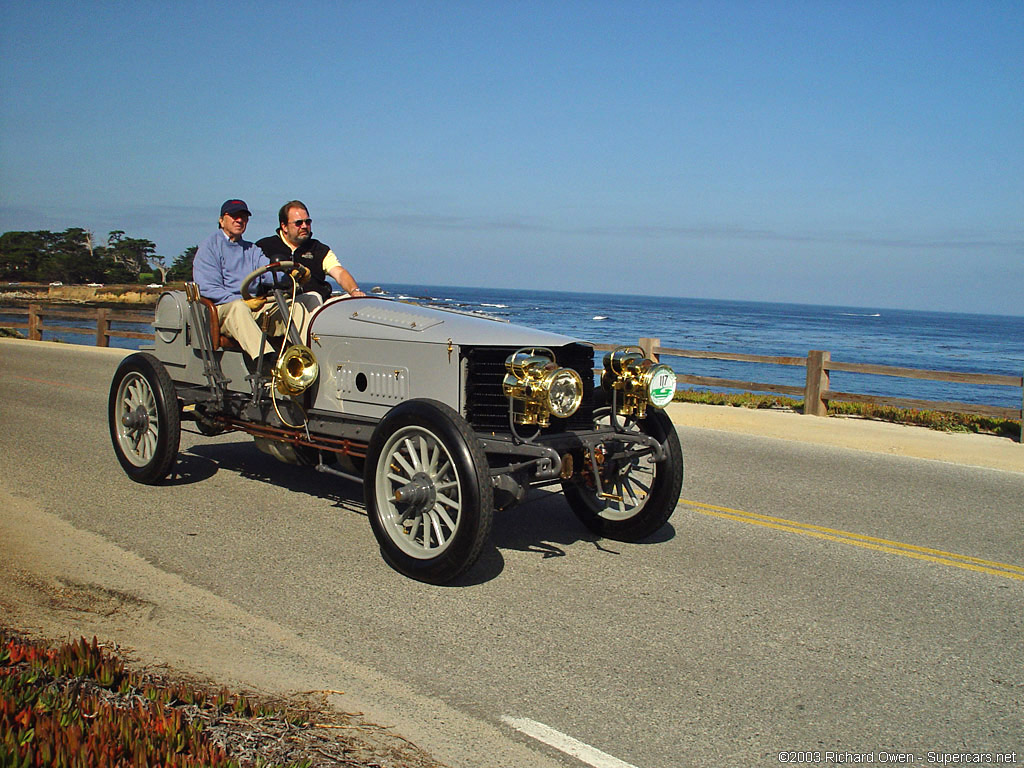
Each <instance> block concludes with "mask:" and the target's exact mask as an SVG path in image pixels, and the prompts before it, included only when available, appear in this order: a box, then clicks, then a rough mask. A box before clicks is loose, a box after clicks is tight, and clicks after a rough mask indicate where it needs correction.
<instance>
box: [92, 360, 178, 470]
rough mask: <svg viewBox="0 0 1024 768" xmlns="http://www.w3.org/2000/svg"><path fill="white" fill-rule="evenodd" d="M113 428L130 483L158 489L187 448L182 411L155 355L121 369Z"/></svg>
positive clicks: (110, 404)
mask: <svg viewBox="0 0 1024 768" xmlns="http://www.w3.org/2000/svg"><path fill="white" fill-rule="evenodd" d="M107 423H108V425H109V427H110V440H111V442H112V443H113V444H114V453H115V454H116V455H117V460H118V461H119V462H120V463H121V467H122V469H124V471H125V474H127V475H128V477H130V478H131V479H132V480H134V481H135V482H137V483H145V484H146V485H154V484H156V483H159V482H160V481H162V480H163V479H164V478H166V477H167V475H169V474H170V472H171V469H172V468H173V467H174V462H175V460H176V459H177V457H178V445H179V444H180V442H181V406H180V405H179V403H178V397H177V395H176V394H175V391H174V382H172V381H171V377H170V376H169V375H168V373H167V369H166V368H164V366H163V364H162V363H161V362H160V361H159V360H157V359H156V358H155V357H153V355H150V354H147V353H145V352H136V353H135V354H133V355H129V356H128V357H126V358H125V359H124V360H123V361H122V362H121V365H119V366H118V368H117V373H115V374H114V380H113V381H112V382H111V383H110V397H109V399H108V400H107Z"/></svg>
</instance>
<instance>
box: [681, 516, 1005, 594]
mask: <svg viewBox="0 0 1024 768" xmlns="http://www.w3.org/2000/svg"><path fill="white" fill-rule="evenodd" d="M679 502H680V503H681V504H685V505H686V506H688V507H690V508H692V509H693V510H694V511H695V512H699V513H701V514H702V515H710V516H711V517H720V518H722V519H724V520H736V521H739V522H742V523H750V524H752V525H760V526H764V527H765V528H774V529H776V530H780V531H789V532H790V533H799V534H802V535H804V536H811V537H812V538H816V539H824V540H826V541H835V542H839V543H841V544H850V545H852V546H855V547H863V548H864V549H871V550H874V551H876V552H886V553H888V554H890V555H902V556H903V557H910V558H914V559H915V560H925V561H927V562H930V563H938V564H939V565H948V566H951V567H953V568H964V569H966V570H968V571H977V572H979V573H988V574H992V575H994V576H1003V577H1004V578H1007V579H1017V580H1019V581H1024V567H1022V566H1019V565H1011V564H1009V563H999V562H995V561H993V560H983V559H981V558H979V557H970V556H968V555H958V554H956V553H954V552H943V551H942V550H940V549H930V548H928V547H918V546H915V545H913V544H904V543H902V542H899V541H888V540H886V539H879V538H876V537H874V536H864V535H863V534H860V533H852V532H850V531H840V530H836V529H835V528H825V527H824V526H820V525H811V524H809V523H798V522H796V521H795V520H786V519H784V518H781V517H771V516H769V515H758V514H755V513H753V512H744V511H743V510H740V509H730V508H729V507H718V506H715V505H714V504H704V503H702V502H699V501H690V500H688V499H680V500H679Z"/></svg>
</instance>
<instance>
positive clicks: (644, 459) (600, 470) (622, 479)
mask: <svg viewBox="0 0 1024 768" xmlns="http://www.w3.org/2000/svg"><path fill="white" fill-rule="evenodd" d="M624 421H625V425H626V426H625V430H626V431H627V432H635V433H642V434H645V435H649V436H651V437H653V438H655V439H656V440H657V441H658V442H659V443H661V444H662V446H663V448H664V449H665V454H666V457H665V460H664V461H662V462H660V463H659V462H656V461H655V460H654V455H653V454H652V453H650V452H644V451H642V450H638V449H637V448H635V447H631V444H630V443H627V442H625V441H622V440H616V439H615V438H614V436H612V437H609V439H608V440H606V441H605V442H604V443H601V444H600V445H598V446H597V447H596V448H595V449H594V450H593V452H592V453H590V452H588V455H587V456H586V457H585V461H584V465H585V468H584V470H583V471H582V473H581V477H580V478H578V479H577V480H576V481H574V482H566V483H564V484H563V490H564V492H565V498H566V500H567V501H568V502H569V506H570V507H571V508H572V511H573V512H575V513H576V516H577V517H578V518H579V519H580V521H581V522H582V523H583V524H584V525H586V526H587V528H589V529H590V530H591V531H593V532H594V533H596V534H598V535H600V536H605V537H607V538H610V539H619V540H621V541H637V540H639V539H643V538H645V537H647V536H650V535H651V534H652V533H654V532H655V531H657V530H658V529H659V528H661V527H662V526H663V525H664V524H665V523H666V522H668V519H669V518H670V517H671V516H672V513H673V512H674V511H675V507H676V503H677V502H678V501H679V492H680V490H681V488H682V485H683V450H682V448H681V447H680V445H679V436H678V435H677V434H676V430H675V427H674V426H673V425H672V422H671V420H670V419H669V418H668V416H667V415H666V414H665V413H664V411H657V410H653V409H652V410H649V411H648V414H647V417H646V418H644V419H641V420H639V421H637V420H635V419H629V420H628V421H626V420H624V419H622V418H621V417H620V419H619V422H620V424H622V423H623V422H624ZM594 424H595V426H609V425H610V424H611V414H610V411H609V409H608V408H607V407H601V408H598V409H596V410H595V412H594ZM595 470H596V475H597V478H599V479H600V483H598V480H597V479H596V478H595Z"/></svg>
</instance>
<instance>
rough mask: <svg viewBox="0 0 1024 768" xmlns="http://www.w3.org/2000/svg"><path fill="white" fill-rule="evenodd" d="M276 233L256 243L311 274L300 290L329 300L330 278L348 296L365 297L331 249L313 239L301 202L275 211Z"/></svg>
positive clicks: (304, 207)
mask: <svg viewBox="0 0 1024 768" xmlns="http://www.w3.org/2000/svg"><path fill="white" fill-rule="evenodd" d="M277 220H278V223H279V224H280V226H279V227H278V228H277V233H276V234H273V235H270V236H269V237H264V238H263V239H262V240H257V241H256V246H257V247H258V248H260V249H261V250H262V251H263V252H264V253H265V254H267V256H269V257H270V258H272V259H276V260H278V261H294V262H295V263H296V264H302V265H303V266H304V267H307V268H308V269H309V271H310V273H311V274H310V278H309V279H308V280H307V281H306V282H305V283H303V285H302V290H303V291H309V292H312V293H319V294H320V296H321V297H322V298H323V300H324V301H326V300H327V299H329V298H331V286H330V284H328V282H327V275H330V276H331V277H333V278H334V279H335V280H336V281H337V283H338V285H340V286H341V287H342V290H344V291H345V292H346V293H347V294H348V295H349V296H365V295H366V294H365V293H363V292H362V291H361V290H359V285H358V283H356V280H355V278H354V277H352V274H351V273H350V272H349V271H348V270H347V269H345V268H344V267H343V266H341V262H339V261H338V257H337V256H335V255H334V251H332V250H331V248H330V246H327V245H325V244H324V243H321V242H320V241H319V240H315V239H314V238H313V220H312V219H311V218H309V210H308V209H307V208H306V204H305V203H303V202H302V201H301V200H289V201H288V202H287V203H285V204H284V205H282V206H281V210H280V211H278V214H277Z"/></svg>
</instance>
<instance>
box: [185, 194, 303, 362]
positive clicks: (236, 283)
mask: <svg viewBox="0 0 1024 768" xmlns="http://www.w3.org/2000/svg"><path fill="white" fill-rule="evenodd" d="M251 215H252V214H251V213H249V208H248V206H246V204H245V202H244V201H242V200H237V199H235V200H228V201H226V202H225V203H224V205H222V206H221V207H220V219H219V222H218V223H219V225H220V229H219V230H218V231H216V232H214V233H213V234H212V235H210V236H209V237H208V238H206V240H204V241H203V242H202V243H200V244H199V248H198V250H197V251H196V257H195V260H194V261H193V262H192V279H193V280H194V281H195V282H196V283H197V284H198V285H199V292H200V293H201V294H202V295H203V296H205V297H206V298H208V299H210V300H211V301H212V302H213V303H214V304H216V305H217V317H218V319H219V320H220V328H221V330H222V331H223V332H224V333H226V334H227V335H228V336H230V337H231V338H233V339H235V340H236V341H237V342H238V344H239V346H241V347H242V349H243V350H244V351H245V353H246V354H247V355H249V357H250V358H252V360H254V361H255V360H258V359H259V357H260V356H261V355H265V354H270V353H272V352H274V350H273V348H272V347H271V346H270V345H269V344H264V346H262V347H261V344H260V342H261V340H262V338H263V332H262V331H261V330H260V323H261V322H262V321H263V319H264V318H266V319H267V322H268V326H267V334H268V335H269V336H284V335H285V334H286V331H287V324H286V322H285V321H284V320H283V319H282V318H281V317H280V314H281V313H280V312H279V311H278V307H277V304H276V303H275V302H270V303H268V302H267V299H266V297H262V296H261V297H255V296H254V297H253V298H251V299H243V298H242V281H244V280H245V278H246V277H247V276H248V275H249V274H250V273H252V272H253V271H255V270H256V269H258V268H260V267H263V266H266V265H267V264H269V263H270V260H269V259H268V258H267V257H266V255H265V254H264V253H263V251H262V250H260V248H259V246H257V245H254V244H253V243H251V242H249V241H248V240H243V239H242V234H243V233H244V232H245V228H246V226H248V224H249V217H250V216H251ZM260 282H263V283H264V284H267V285H269V284H271V283H272V282H273V275H272V274H267V275H264V276H263V278H261V280H260ZM256 285H258V283H257V282H256V281H254V284H253V287H256ZM291 317H292V321H293V322H294V323H295V327H296V328H297V329H298V331H299V338H300V339H302V341H303V343H305V339H306V330H307V326H308V323H309V312H308V311H307V310H306V308H305V307H303V306H302V305H301V304H300V303H299V302H294V303H293V305H292V308H291Z"/></svg>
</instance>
